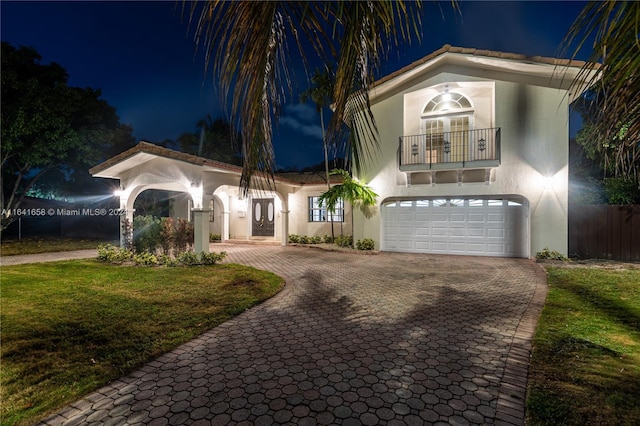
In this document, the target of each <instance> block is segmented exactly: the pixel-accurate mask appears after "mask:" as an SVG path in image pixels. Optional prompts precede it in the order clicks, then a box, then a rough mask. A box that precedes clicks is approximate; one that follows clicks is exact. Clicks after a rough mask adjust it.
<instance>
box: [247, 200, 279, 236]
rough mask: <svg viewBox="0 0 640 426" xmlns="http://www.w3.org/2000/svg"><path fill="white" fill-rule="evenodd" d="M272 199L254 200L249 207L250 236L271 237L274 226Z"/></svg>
mask: <svg viewBox="0 0 640 426" xmlns="http://www.w3.org/2000/svg"><path fill="white" fill-rule="evenodd" d="M274 219H275V205H274V199H273V198H254V199H253V201H252V207H251V236H253V237H273V236H274V231H275V226H274V223H275V221H274Z"/></svg>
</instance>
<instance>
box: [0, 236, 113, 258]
mask: <svg viewBox="0 0 640 426" xmlns="http://www.w3.org/2000/svg"><path fill="white" fill-rule="evenodd" d="M107 242H108V241H101V240H100V241H99V240H89V239H73V238H23V239H22V240H5V239H3V240H2V243H1V244H0V255H2V256H15V255H18V254H38V253H49V252H54V251H71V250H83V249H95V248H97V247H98V245H100V244H105V243H107Z"/></svg>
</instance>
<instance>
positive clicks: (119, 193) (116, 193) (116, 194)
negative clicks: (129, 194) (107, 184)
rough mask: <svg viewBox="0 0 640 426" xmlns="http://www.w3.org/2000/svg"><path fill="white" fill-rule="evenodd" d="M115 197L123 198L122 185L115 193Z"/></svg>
mask: <svg viewBox="0 0 640 426" xmlns="http://www.w3.org/2000/svg"><path fill="white" fill-rule="evenodd" d="M113 195H115V196H116V197H122V196H123V195H124V186H122V185H120V187H119V188H118V189H116V190H115V191H113Z"/></svg>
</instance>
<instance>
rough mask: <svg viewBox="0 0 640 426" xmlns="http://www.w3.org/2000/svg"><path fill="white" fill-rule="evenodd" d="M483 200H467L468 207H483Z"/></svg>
mask: <svg viewBox="0 0 640 426" xmlns="http://www.w3.org/2000/svg"><path fill="white" fill-rule="evenodd" d="M483 206H484V200H477V199H471V200H469V207H483Z"/></svg>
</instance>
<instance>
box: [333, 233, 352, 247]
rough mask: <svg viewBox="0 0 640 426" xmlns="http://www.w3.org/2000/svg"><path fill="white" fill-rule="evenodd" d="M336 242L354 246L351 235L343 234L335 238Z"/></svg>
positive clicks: (341, 244)
mask: <svg viewBox="0 0 640 426" xmlns="http://www.w3.org/2000/svg"><path fill="white" fill-rule="evenodd" d="M334 243H335V244H336V245H338V246H340V247H353V237H352V236H351V235H341V236H339V237H336V238H335V240H334Z"/></svg>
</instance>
